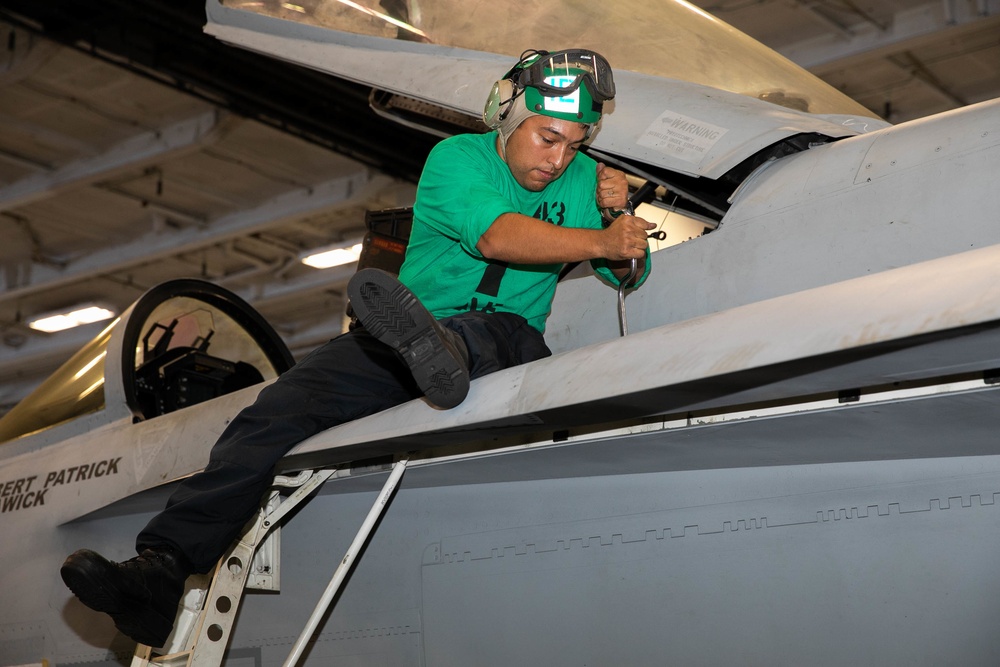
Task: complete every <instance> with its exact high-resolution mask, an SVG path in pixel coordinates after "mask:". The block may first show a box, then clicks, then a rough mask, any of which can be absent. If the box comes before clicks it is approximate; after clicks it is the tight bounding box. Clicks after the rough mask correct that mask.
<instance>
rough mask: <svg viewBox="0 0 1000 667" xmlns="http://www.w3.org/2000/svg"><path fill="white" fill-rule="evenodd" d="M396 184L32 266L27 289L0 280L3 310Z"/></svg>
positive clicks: (293, 201) (326, 193) (350, 180)
mask: <svg viewBox="0 0 1000 667" xmlns="http://www.w3.org/2000/svg"><path fill="white" fill-rule="evenodd" d="M394 183H395V181H394V180H393V179H391V178H389V177H388V176H382V175H373V174H372V173H371V172H370V171H369V170H367V169H363V168H359V169H358V171H356V172H354V173H352V174H349V175H347V176H342V177H340V178H335V179H332V180H329V181H326V182H323V183H320V184H318V185H315V186H311V187H308V188H301V189H298V190H294V191H291V192H286V193H283V194H281V195H278V196H277V197H274V198H272V199H270V200H268V201H267V202H265V203H264V204H262V205H260V206H257V207H255V208H252V209H247V210H243V211H238V212H236V213H232V214H230V215H225V216H222V217H221V218H218V219H216V220H213V221H211V222H209V223H208V224H206V225H203V226H192V227H187V228H184V229H179V230H176V231H173V232H169V233H162V232H161V233H156V232H152V233H150V234H147V235H145V236H143V237H142V238H139V239H137V240H135V241H132V242H131V243H126V244H120V245H115V246H112V247H108V248H106V249H105V250H102V251H99V252H95V253H92V254H90V255H86V256H84V257H81V258H80V259H77V260H74V261H72V262H69V263H68V264H66V265H65V266H62V267H52V266H44V265H41V264H34V265H32V268H31V272H30V278H29V281H28V282H27V283H26V284H18V285H8V284H6V278H5V277H3V278H2V279H0V290H2V291H0V304H3V303H10V302H13V301H16V300H17V299H20V298H23V297H25V296H27V295H29V294H37V293H39V292H44V291H48V290H53V289H58V288H59V287H61V286H64V285H67V284H70V283H74V282H79V281H83V280H89V279H93V278H97V277H100V276H106V275H108V274H111V273H115V272H120V271H126V270H128V269H130V268H133V267H137V266H141V265H143V264H148V263H149V262H152V261H156V260H160V259H166V258H169V257H172V256H175V255H178V254H182V253H188V252H194V251H197V250H200V249H202V248H206V247H211V246H214V245H216V244H219V243H222V242H225V241H228V240H230V239H235V238H239V237H241V236H246V235H248V234H253V233H258V232H261V231H265V230H268V229H271V228H274V227H279V226H281V225H282V224H284V223H285V222H287V221H288V220H289V219H294V218H299V217H304V216H309V215H316V214H319V213H323V212H326V211H332V210H336V209H338V208H342V207H346V206H351V205H355V204H361V203H364V202H366V201H369V200H370V198H371V197H372V196H373V195H374V194H376V193H377V192H379V191H380V190H382V189H385V188H387V187H389V186H391V185H393V184H394Z"/></svg>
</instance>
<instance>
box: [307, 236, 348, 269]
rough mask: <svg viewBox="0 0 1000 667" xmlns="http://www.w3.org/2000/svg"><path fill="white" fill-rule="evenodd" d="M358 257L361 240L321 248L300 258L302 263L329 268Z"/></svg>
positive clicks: (318, 267) (319, 267)
mask: <svg viewBox="0 0 1000 667" xmlns="http://www.w3.org/2000/svg"><path fill="white" fill-rule="evenodd" d="M359 257H361V242H360V241H347V242H346V243H338V244H337V245H333V246H330V247H328V248H324V249H322V250H317V251H312V252H311V253H310V254H309V255H307V256H305V257H303V258H302V263H303V264H305V265H306V266H311V267H313V268H315V269H329V268H331V267H334V266H341V265H343V264H350V263H351V262H356V261H358V258H359Z"/></svg>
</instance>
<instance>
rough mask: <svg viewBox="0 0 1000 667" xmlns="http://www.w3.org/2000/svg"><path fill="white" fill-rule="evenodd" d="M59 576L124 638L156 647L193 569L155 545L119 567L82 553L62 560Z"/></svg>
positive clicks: (167, 629) (171, 622)
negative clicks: (102, 613)
mask: <svg viewBox="0 0 1000 667" xmlns="http://www.w3.org/2000/svg"><path fill="white" fill-rule="evenodd" d="M59 573H60V574H61V575H62V578H63V581H64V582H66V585H67V586H68V587H69V589H70V590H71V591H73V594H74V595H76V597H78V598H80V601H81V602H82V603H83V604H85V605H87V606H88V607H90V608H91V609H93V610H95V611H101V612H104V613H106V614H108V615H109V616H111V618H112V619H113V620H114V622H115V626H116V627H117V628H118V630H119V631H120V632H121V633H122V634H124V635H127V636H128V637H131V638H132V639H134V640H135V641H137V642H139V643H140V644H146V645H147V646H153V647H159V646H163V644H165V643H166V641H167V637H168V636H169V635H170V631H171V630H172V629H173V627H174V617H175V616H176V615H177V605H178V604H179V603H180V601H181V596H182V595H183V594H184V581H185V580H186V579H187V577H188V575H189V574H191V570H190V567H189V566H188V565H187V563H186V560H185V558H184V557H183V556H182V555H181V554H179V553H178V552H176V551H175V550H173V549H171V548H169V547H157V548H153V549H146V550H145V551H143V552H142V553H141V554H140V555H139V556H137V557H135V558H132V559H131V560H127V561H125V562H123V563H113V562H111V561H109V560H108V559H107V558H104V557H103V556H101V555H100V554H98V553H95V552H93V551H90V550H89V549H81V550H79V551H77V552H75V553H73V554H71V555H70V556H69V558H67V559H66V562H65V563H63V566H62V568H61V569H60V570H59Z"/></svg>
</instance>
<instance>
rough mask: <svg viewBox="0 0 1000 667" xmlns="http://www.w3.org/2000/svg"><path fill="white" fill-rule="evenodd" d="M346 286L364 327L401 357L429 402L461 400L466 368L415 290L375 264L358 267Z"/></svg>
mask: <svg viewBox="0 0 1000 667" xmlns="http://www.w3.org/2000/svg"><path fill="white" fill-rule="evenodd" d="M347 291H348V296H349V297H350V299H351V306H352V307H353V308H354V313H355V315H357V317H358V319H359V320H360V321H361V323H362V324H363V325H364V327H365V329H367V330H368V332H369V333H370V334H372V335H373V336H375V337H376V338H378V339H379V340H380V341H382V342H383V343H385V344H386V345H389V346H390V347H392V348H393V349H394V350H396V351H397V352H398V353H399V354H400V356H402V358H403V361H405V362H406V365H407V366H409V368H410V373H411V374H412V375H413V379H414V380H416V382H417V386H419V387H420V390H421V391H423V392H424V395H425V396H426V397H427V400H428V401H429V402H430V403H431V405H434V406H436V407H439V408H445V409H448V408H453V407H455V406H456V405H458V404H459V403H461V402H462V401H463V400H465V396H466V395H467V394H468V393H469V372H468V369H467V368H466V367H465V364H464V362H463V361H462V360H461V359H460V358H458V357H457V356H456V354H455V353H454V352H452V351H451V350H450V349H449V347H448V346H447V345H445V343H444V340H443V339H442V334H441V333H440V328H441V325H440V324H438V322H437V320H435V319H434V316H433V315H431V314H430V312H429V311H428V310H427V309H426V308H425V307H424V306H423V304H421V303H420V300H419V299H417V297H416V296H414V294H413V292H411V291H410V290H409V289H407V287H406V286H405V285H403V284H402V283H400V282H399V281H398V280H396V279H395V278H393V277H392V276H391V275H389V274H388V273H385V272H384V271H378V270H375V269H363V270H361V271H358V273H356V274H355V276H354V278H353V279H352V280H351V282H350V283H349V284H348V288H347Z"/></svg>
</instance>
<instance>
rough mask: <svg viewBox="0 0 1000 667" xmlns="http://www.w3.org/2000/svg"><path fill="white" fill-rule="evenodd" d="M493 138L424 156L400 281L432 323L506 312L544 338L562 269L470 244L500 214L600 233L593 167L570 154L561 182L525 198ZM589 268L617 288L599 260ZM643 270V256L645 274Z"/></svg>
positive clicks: (468, 138) (444, 145)
mask: <svg viewBox="0 0 1000 667" xmlns="http://www.w3.org/2000/svg"><path fill="white" fill-rule="evenodd" d="M496 137H497V134H496V132H490V133H487V134H482V135H477V134H463V135H458V136H455V137H451V138H449V139H446V140H444V141H442V142H441V143H439V144H438V145H437V146H435V147H434V149H433V150H432V151H431V154H430V156H429V157H428V158H427V163H426V165H425V166H424V171H423V174H422V175H421V177H420V183H419V185H418V186H417V198H416V203H415V204H414V207H413V231H412V232H411V234H410V242H409V246H408V247H407V250H406V261H405V262H404V263H403V268H402V270H401V271H400V276H399V277H400V280H401V281H402V282H403V283H404V284H405V285H406V286H407V287H409V288H410V289H411V290H413V292H414V293H415V294H416V295H417V297H418V298H419V299H420V300H421V301H422V302H423V304H424V305H425V306H427V308H428V309H429V310H430V311H431V313H433V314H434V316H435V317H437V318H438V319H440V318H443V317H448V316H450V315H456V314H458V313H464V312H468V311H470V310H478V311H483V312H497V311H499V312H508V313H516V314H518V315H521V316H522V317H524V318H525V319H526V320H528V323H529V324H531V326H533V327H535V328H536V329H538V330H539V331H541V332H544V331H545V319H546V318H547V317H548V315H549V311H550V310H551V309H552V298H553V296H554V295H555V289H556V282H557V280H558V278H559V271H560V269H561V268H562V266H563V265H562V264H509V265H508V264H506V263H504V262H493V261H490V260H487V259H486V258H484V257H483V256H482V255H481V254H480V252H479V251H478V250H476V244H477V243H478V242H479V237H481V236H482V235H483V233H484V232H485V231H486V230H487V229H488V228H489V226H490V225H491V224H493V221H494V220H496V219H497V218H498V217H500V216H501V215H503V214H504V213H520V214H523V215H527V216H531V217H533V218H538V219H539V220H545V221H547V222H550V223H552V224H556V225H561V226H564V227H575V228H591V229H600V228H601V212H600V209H598V208H597V195H596V191H597V165H596V163H595V162H594V160H592V159H591V158H589V157H587V156H586V155H583V154H577V155H576V157H575V158H574V159H573V161H572V162H571V163H570V164H569V166H568V167H567V169H566V171H565V172H563V175H562V176H560V177H559V178H558V179H557V180H555V181H553V182H551V183H549V184H548V185H547V186H546V187H545V189H544V190H542V191H541V192H531V191H530V190H526V189H524V188H523V187H521V185H520V184H518V182H517V181H515V180H514V177H513V175H512V174H511V173H510V169H509V168H508V167H507V164H506V163H505V162H504V161H503V160H502V159H500V156H499V155H497V152H496V148H495V146H496ZM592 264H593V265H594V269H595V271H597V272H598V273H600V274H601V275H602V276H604V277H605V278H606V279H608V280H609V281H611V282H612V283H613V284H617V279H616V278H615V277H614V275H613V274H612V273H611V271H610V269H608V268H607V266H606V262H604V261H603V260H593V261H592ZM649 264H650V263H649V261H648V255H647V261H646V273H647V274H648V272H649ZM645 278H646V276H645V275H643V276H642V280H645Z"/></svg>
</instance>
